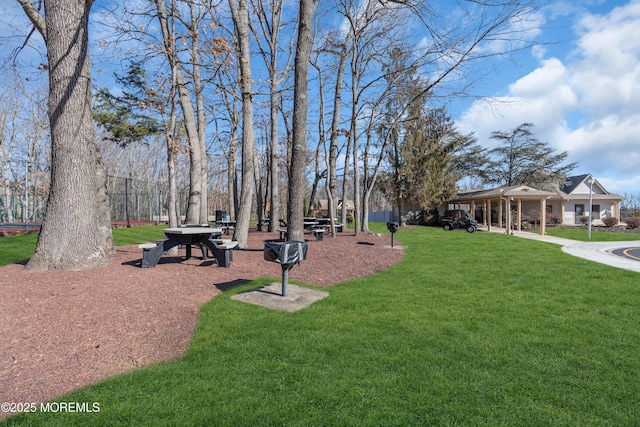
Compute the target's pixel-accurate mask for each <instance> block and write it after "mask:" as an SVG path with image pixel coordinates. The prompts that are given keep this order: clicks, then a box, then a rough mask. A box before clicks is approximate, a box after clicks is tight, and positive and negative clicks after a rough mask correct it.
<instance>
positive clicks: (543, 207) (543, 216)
mask: <svg viewBox="0 0 640 427" xmlns="http://www.w3.org/2000/svg"><path fill="white" fill-rule="evenodd" d="M546 224H547V199H540V235H542V236H544V233H545V226H546Z"/></svg>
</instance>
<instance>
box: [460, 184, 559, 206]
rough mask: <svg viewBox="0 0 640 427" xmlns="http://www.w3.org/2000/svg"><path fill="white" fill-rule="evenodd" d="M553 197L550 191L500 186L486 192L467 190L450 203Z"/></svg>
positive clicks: (523, 186)
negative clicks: (498, 198) (508, 198)
mask: <svg viewBox="0 0 640 427" xmlns="http://www.w3.org/2000/svg"><path fill="white" fill-rule="evenodd" d="M553 196H555V193H552V192H550V191H543V190H537V189H535V188H533V187H529V186H527V185H514V186H502V187H497V188H491V189H488V190H468V191H461V192H459V193H458V194H456V196H455V197H454V198H453V199H452V200H451V201H452V202H457V201H462V200H484V199H491V198H496V197H516V198H519V199H538V200H539V199H548V198H550V197H553Z"/></svg>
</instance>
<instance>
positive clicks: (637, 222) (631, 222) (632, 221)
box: [624, 216, 640, 228]
mask: <svg viewBox="0 0 640 427" xmlns="http://www.w3.org/2000/svg"><path fill="white" fill-rule="evenodd" d="M624 222H626V223H627V226H628V227H629V228H638V227H640V218H638V217H637V216H631V217H629V218H626V219H625V220H624Z"/></svg>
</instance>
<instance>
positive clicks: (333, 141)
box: [327, 37, 351, 237]
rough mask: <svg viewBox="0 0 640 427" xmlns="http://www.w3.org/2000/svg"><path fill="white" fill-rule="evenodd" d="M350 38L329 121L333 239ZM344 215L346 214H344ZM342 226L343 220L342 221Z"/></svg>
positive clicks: (342, 55) (329, 203) (329, 202)
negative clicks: (341, 123)
mask: <svg viewBox="0 0 640 427" xmlns="http://www.w3.org/2000/svg"><path fill="white" fill-rule="evenodd" d="M350 40H351V37H349V38H348V39H347V40H346V41H345V44H344V45H343V46H342V48H341V50H340V62H339V64H338V74H337V75H336V88H335V94H334V97H333V117H332V119H331V137H330V140H329V171H328V174H329V176H328V179H329V184H328V186H327V208H328V211H329V217H330V224H331V235H332V236H334V237H335V235H336V227H335V215H336V206H335V202H336V200H337V197H336V188H337V185H338V172H337V164H338V135H340V129H339V128H340V110H341V109H342V85H343V81H344V69H345V67H346V65H347V59H348V58H349V54H348V43H349V42H350ZM345 215H346V214H345ZM343 224H344V219H343Z"/></svg>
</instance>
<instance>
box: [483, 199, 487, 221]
mask: <svg viewBox="0 0 640 427" xmlns="http://www.w3.org/2000/svg"><path fill="white" fill-rule="evenodd" d="M482 225H484V226H485V227H486V226H487V201H486V200H483V201H482Z"/></svg>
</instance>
